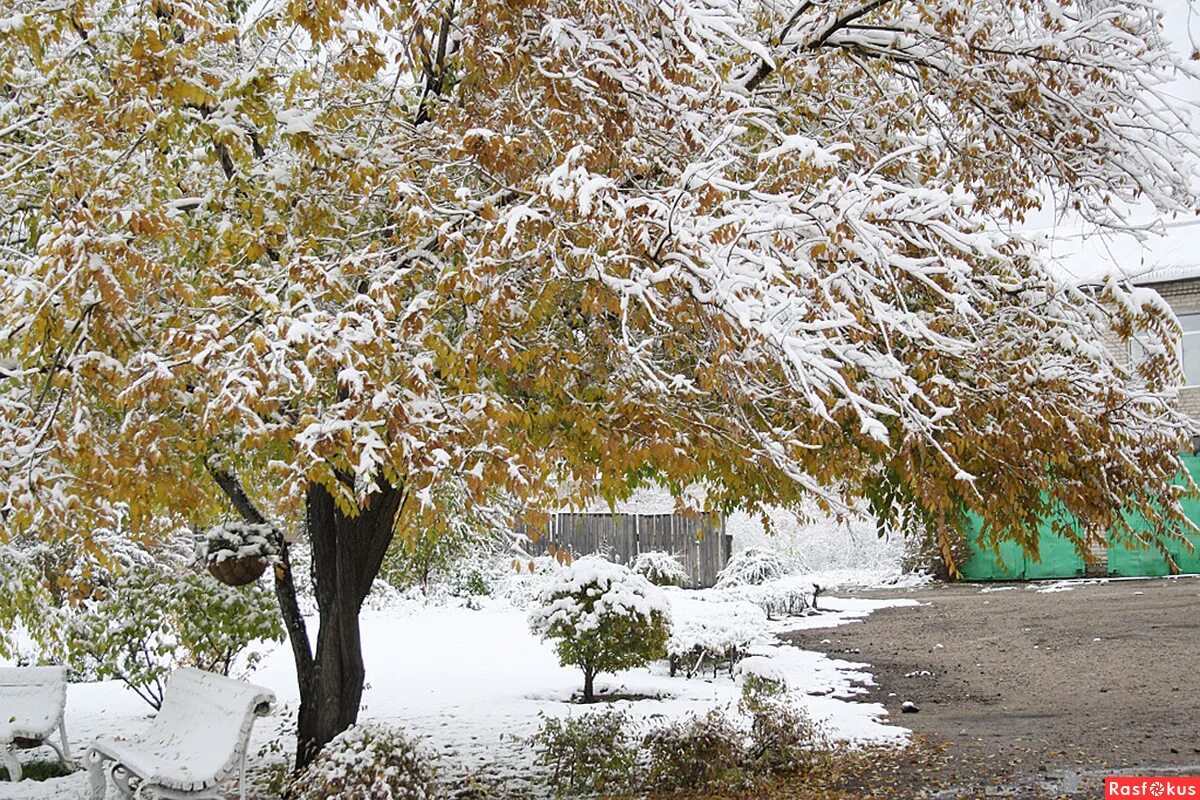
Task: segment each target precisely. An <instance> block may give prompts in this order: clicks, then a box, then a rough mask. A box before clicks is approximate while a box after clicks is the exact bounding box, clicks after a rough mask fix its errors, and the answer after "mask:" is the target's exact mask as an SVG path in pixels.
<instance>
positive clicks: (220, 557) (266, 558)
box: [204, 522, 279, 586]
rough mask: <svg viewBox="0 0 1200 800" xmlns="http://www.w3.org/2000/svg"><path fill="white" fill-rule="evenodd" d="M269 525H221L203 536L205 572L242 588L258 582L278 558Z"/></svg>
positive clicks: (222, 581)
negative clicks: (206, 569) (269, 565)
mask: <svg viewBox="0 0 1200 800" xmlns="http://www.w3.org/2000/svg"><path fill="white" fill-rule="evenodd" d="M274 536H275V534H274V530H273V529H272V527H271V526H270V525H251V524H249V523H246V522H223V523H221V524H220V525H218V526H216V527H215V528H212V529H211V530H209V532H208V533H206V534H205V535H204V560H205V563H206V564H207V566H208V572H209V574H210V575H212V576H213V577H214V578H216V579H217V580H219V581H220V582H221V583H224V584H228V585H229V586H245V585H246V584H248V583H253V582H254V581H256V580H258V579H259V577H260V576H261V575H262V574H263V572H264V571H265V570H266V569H267V564H269V563H271V561H273V560H274V559H275V558H276V557H277V556H278V555H279V548H278V547H277V546H276V544H275V540H274Z"/></svg>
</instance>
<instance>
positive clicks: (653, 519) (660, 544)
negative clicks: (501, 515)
mask: <svg viewBox="0 0 1200 800" xmlns="http://www.w3.org/2000/svg"><path fill="white" fill-rule="evenodd" d="M519 530H522V531H524V528H523V527H522V528H519ZM551 543H553V544H554V545H555V546H556V547H560V548H563V549H564V550H566V551H567V552H569V553H570V554H571V555H572V556H573V557H578V556H583V555H590V554H592V553H599V554H600V555H603V556H604V557H605V558H608V559H610V560H611V561H615V562H617V563H618V564H626V565H628V564H631V563H633V560H634V559H635V558H637V555H638V553H644V552H648V551H651V550H658V551H661V552H666V553H671V554H672V555H674V556H676V557H677V558H679V560H680V562H681V563H682V564H683V567H684V569H685V570H686V571H687V574H688V575H689V577H690V585H691V586H692V587H695V588H707V587H710V586H712V585H713V584H715V583H716V581H717V574H718V573H719V572H720V571H721V569H722V568H724V566H725V564H727V563H728V562H729V555H730V552H731V551H732V537H731V536H728V535H727V534H726V533H725V518H724V515H722V514H716V513H707V514H700V515H698V516H695V517H685V516H682V515H679V514H610V513H599V514H573V513H563V514H553V515H551V517H550V523H549V526H548V530H547V531H546V532H545V533H544V534H543V535H542V536H541V537H539V538H538V540H537V541H536V542H533V543H532V544H530V545H529V547H528V551H529V554H530V555H533V556H538V555H545V554H546V553H547V552H549V549H550V544H551Z"/></svg>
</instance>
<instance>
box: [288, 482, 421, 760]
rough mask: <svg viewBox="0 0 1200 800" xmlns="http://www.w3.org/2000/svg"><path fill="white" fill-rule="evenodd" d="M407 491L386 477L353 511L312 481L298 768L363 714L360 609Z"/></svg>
mask: <svg viewBox="0 0 1200 800" xmlns="http://www.w3.org/2000/svg"><path fill="white" fill-rule="evenodd" d="M403 495H404V493H403V492H402V491H401V490H400V489H397V488H395V487H393V486H390V485H386V484H385V485H384V486H383V488H381V489H380V490H379V491H378V492H376V493H375V494H373V495H371V496H370V497H369V498H368V503H367V505H366V507H365V508H363V509H362V510H361V511H360V512H359V513H358V515H357V516H353V517H351V516H347V515H345V514H344V513H342V511H341V510H340V509H339V508H338V507H337V504H336V503H335V502H334V499H333V496H332V495H331V494H330V493H329V492H328V491H327V490H326V489H325V487H323V486H319V485H315V484H314V485H313V486H310V487H309V490H308V497H307V501H306V503H307V510H306V523H307V528H308V537H309V540H310V541H311V542H312V564H313V585H314V588H315V591H316V595H317V608H318V611H319V614H320V629H319V630H318V632H317V647H316V652H315V654H314V659H313V672H312V675H311V679H310V680H309V681H308V685H307V686H306V685H305V684H304V683H303V682H302V683H301V686H300V713H299V717H298V719H297V730H296V737H297V745H296V768H297V769H299V768H300V767H303V766H305V765H307V764H308V763H309V762H310V761H312V759H313V758H314V757H315V756H316V754H317V753H318V752H320V750H321V748H322V747H324V746H325V745H326V744H327V743H328V742H329V740H331V739H332V738H333V737H335V736H337V735H338V734H339V733H341V732H342V731H344V730H346V728H348V727H350V726H351V725H353V724H354V723H355V721H356V720H357V719H358V709H359V705H360V704H361V702H362V692H363V683H364V681H365V680H366V668H365V665H364V664H363V656H362V638H361V632H360V630H359V624H358V615H359V612H360V611H361V610H362V604H363V601H364V600H365V599H366V597H367V593H368V592H369V591H370V590H371V583H372V582H373V581H374V580H375V576H376V575H377V574H379V568H380V566H381V565H382V564H383V559H384V556H385V555H386V554H387V549H388V545H389V544H391V541H392V535H393V533H394V531H395V524H396V514H397V513H398V512H399V510H400V506H401V503H402V501H403Z"/></svg>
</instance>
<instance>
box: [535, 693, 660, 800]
mask: <svg viewBox="0 0 1200 800" xmlns="http://www.w3.org/2000/svg"><path fill="white" fill-rule="evenodd" d="M543 719H544V721H543V723H542V728H541V730H539V731H538V732H537V733H536V734H535V735H534V736H533V737H532V738H531V740H530V743H531V744H532V745H533V749H534V752H535V753H536V754H537V763H538V764H539V765H541V766H542V767H543V768H544V769H545V770H546V771H547V773H548V779H549V782H550V788H551V789H552V790H553V791H554V793H555V794H556V795H558V796H559V797H563V796H570V795H586V794H617V793H621V792H625V791H628V790H631V789H632V788H634V787H635V786H636V784H637V767H638V749H637V744H636V742H635V741H634V737H633V736H632V734H631V732H630V727H631V726H630V721H629V717H628V716H626V715H625V714H623V713H621V712H618V711H598V712H595V713H591V714H583V715H581V716H578V717H572V718H567V719H560V718H557V717H549V718H545V717H544V718H543Z"/></svg>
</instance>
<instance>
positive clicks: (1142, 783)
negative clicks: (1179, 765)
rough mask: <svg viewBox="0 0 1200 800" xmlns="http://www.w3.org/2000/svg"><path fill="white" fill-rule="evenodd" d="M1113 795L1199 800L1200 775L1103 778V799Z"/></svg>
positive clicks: (1107, 799) (1108, 798)
mask: <svg viewBox="0 0 1200 800" xmlns="http://www.w3.org/2000/svg"><path fill="white" fill-rule="evenodd" d="M1114 797H1148V798H1157V797H1162V798H1171V797H1194V798H1197V800H1200V777H1198V778H1188V777H1184V776H1181V775H1174V776H1172V777H1169V778H1151V777H1142V776H1134V775H1122V776H1120V777H1116V776H1113V777H1109V778H1105V779H1104V800H1110V798H1114Z"/></svg>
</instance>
